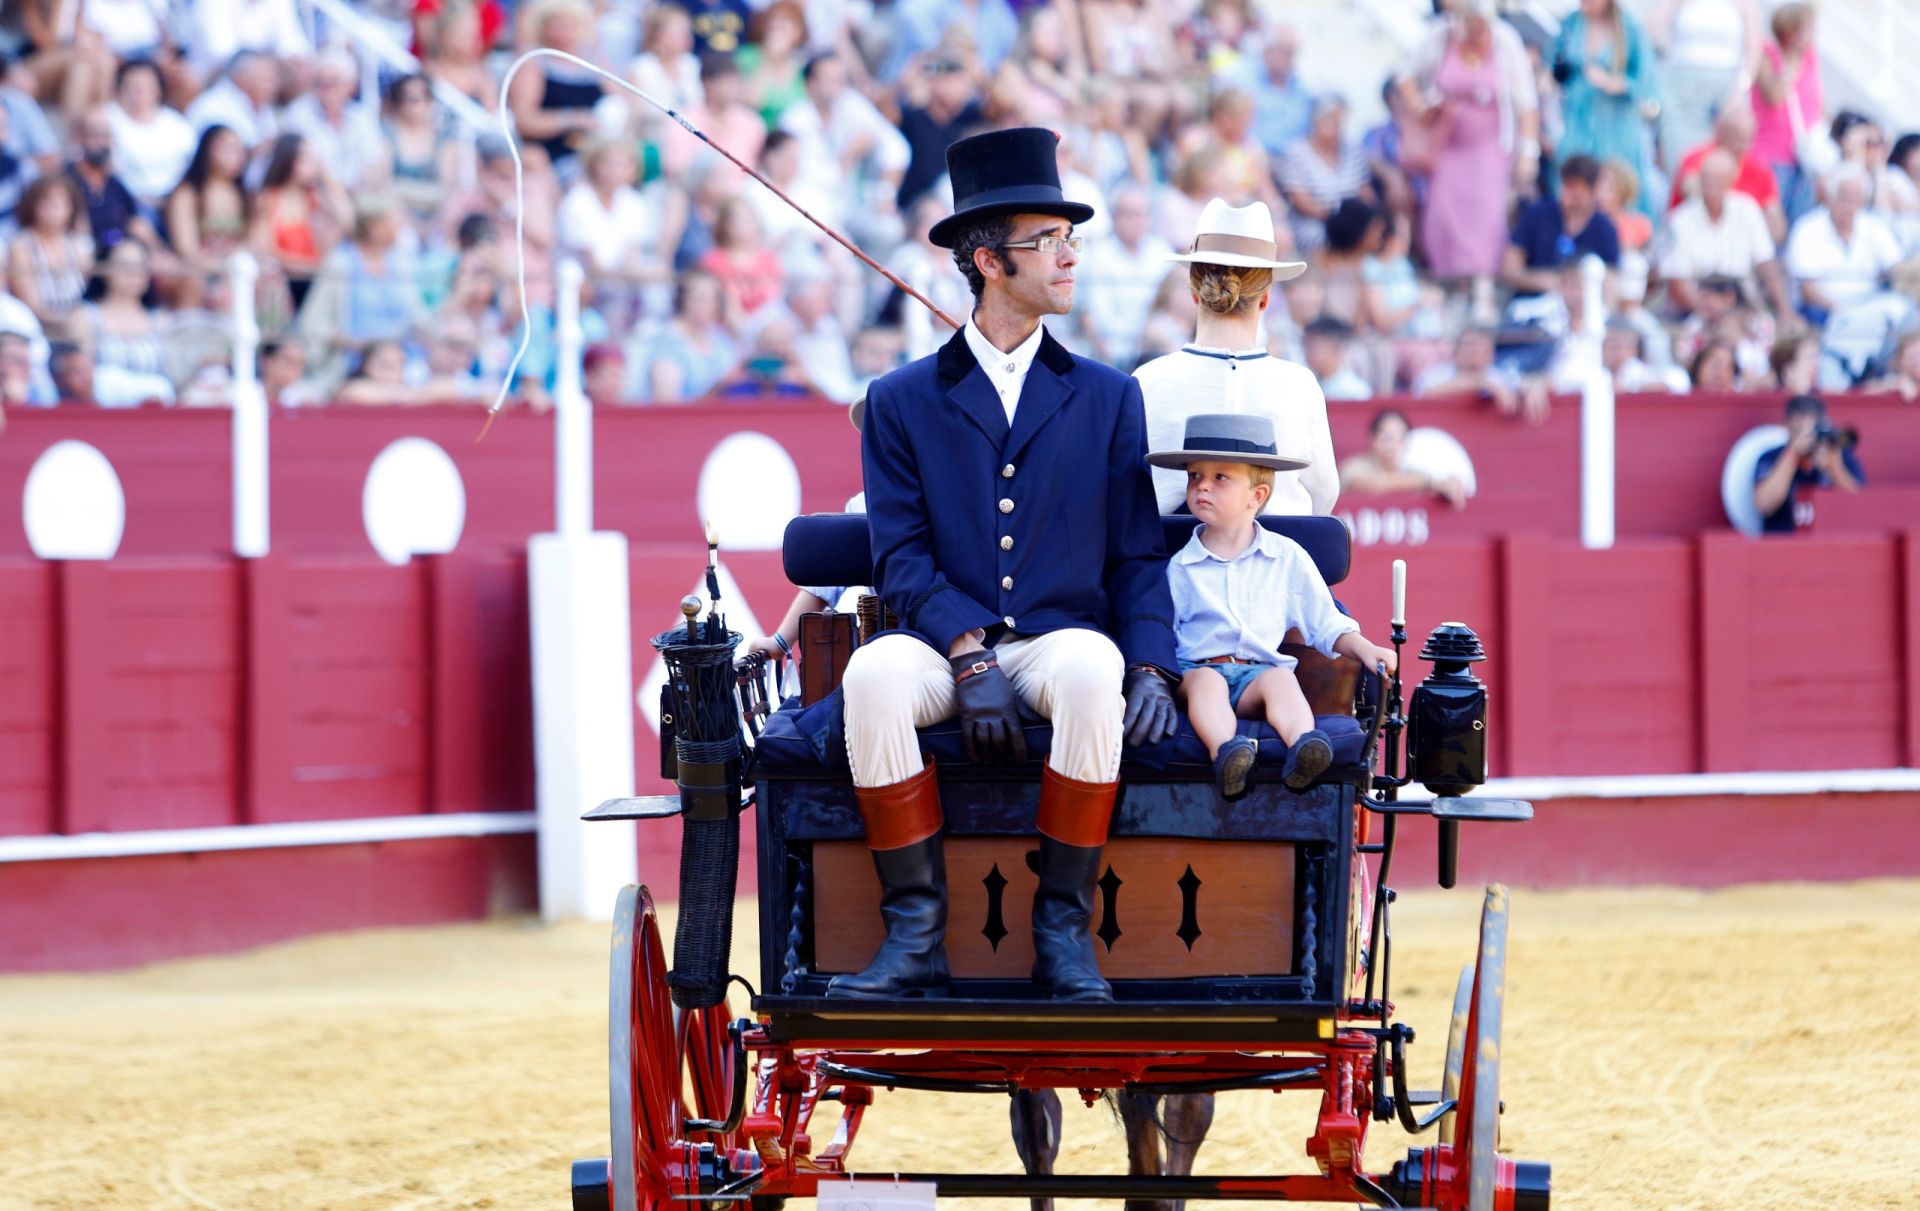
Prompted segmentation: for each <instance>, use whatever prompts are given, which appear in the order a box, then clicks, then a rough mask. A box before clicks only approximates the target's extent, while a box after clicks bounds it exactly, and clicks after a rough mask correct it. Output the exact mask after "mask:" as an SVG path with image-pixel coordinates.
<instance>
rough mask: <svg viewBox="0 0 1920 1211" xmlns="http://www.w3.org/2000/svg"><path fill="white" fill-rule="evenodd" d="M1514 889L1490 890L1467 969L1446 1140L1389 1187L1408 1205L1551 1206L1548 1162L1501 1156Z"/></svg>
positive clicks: (1452, 1058) (1451, 1067)
mask: <svg viewBox="0 0 1920 1211" xmlns="http://www.w3.org/2000/svg"><path fill="white" fill-rule="evenodd" d="M1507 898H1508V897H1507V889H1506V888H1505V887H1503V886H1500V885H1499V884H1495V885H1493V886H1491V887H1489V888H1487V898H1486V903H1485V905H1484V906H1483V907H1482V909H1481V912H1480V950H1479V953H1478V954H1477V955H1476V956H1475V961H1474V964H1473V966H1472V967H1469V968H1467V969H1466V970H1464V971H1462V972H1461V973H1460V985H1459V988H1458V989H1457V990H1456V991H1455V993H1454V1003H1453V1024H1452V1026H1451V1028H1450V1029H1449V1030H1448V1032H1447V1068H1446V1074H1445V1076H1444V1078H1443V1083H1442V1086H1441V1096H1442V1097H1449V1098H1456V1099H1457V1102H1458V1104H1457V1105H1456V1106H1455V1108H1454V1110H1453V1112H1452V1113H1450V1114H1447V1115H1445V1116H1444V1117H1442V1119H1441V1120H1440V1131H1441V1136H1440V1141H1441V1142H1440V1143H1439V1144H1437V1145H1436V1146H1434V1147H1432V1148H1421V1149H1415V1150H1413V1151H1412V1152H1409V1153H1408V1154H1407V1159H1406V1160H1405V1161H1402V1162H1400V1163H1398V1164H1396V1165H1394V1167H1393V1172H1392V1173H1391V1174H1390V1175H1388V1177H1387V1178H1386V1180H1385V1181H1384V1182H1382V1185H1383V1186H1384V1187H1385V1188H1386V1189H1387V1190H1388V1191H1389V1192H1390V1193H1391V1194H1392V1195H1393V1197H1394V1198H1396V1199H1398V1200H1399V1201H1400V1202H1401V1203H1402V1204H1404V1205H1407V1206H1421V1207H1437V1208H1440V1209H1441V1211H1546V1209H1547V1208H1548V1206H1549V1205H1550V1199H1551V1190H1552V1174H1551V1170H1550V1168H1549V1167H1548V1166H1547V1165H1544V1164H1537V1163H1534V1162H1530V1161H1515V1160H1512V1159H1510V1158H1508V1157H1504V1156H1502V1155H1500V1151H1499V1149H1500V1027H1501V1019H1502V1017H1503V1016H1504V1011H1505V1007H1506V995H1507Z"/></svg>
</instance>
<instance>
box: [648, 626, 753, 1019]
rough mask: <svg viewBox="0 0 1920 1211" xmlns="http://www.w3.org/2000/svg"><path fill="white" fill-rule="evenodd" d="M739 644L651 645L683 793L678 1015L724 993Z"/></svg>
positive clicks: (672, 986)
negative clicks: (659, 665) (663, 668)
mask: <svg viewBox="0 0 1920 1211" xmlns="http://www.w3.org/2000/svg"><path fill="white" fill-rule="evenodd" d="M700 629H701V630H703V631H704V630H711V629H712V628H711V627H705V628H700ZM704 637H705V636H703V638H704ZM739 646H740V635H739V633H738V632H734V631H728V632H726V633H725V638H724V641H723V642H718V643H712V642H692V641H689V639H688V636H687V629H686V628H685V627H676V628H674V629H673V630H671V631H663V632H661V633H660V634H659V635H656V636H654V638H653V647H654V650H655V651H657V652H659V653H660V655H661V656H662V657H663V658H664V659H665V661H666V665H667V691H666V699H667V703H668V705H669V707H670V709H671V711H672V716H673V750H674V753H673V755H674V765H675V769H674V782H675V783H676V784H677V785H678V787H679V788H680V804H681V815H680V819H681V839H680V913H679V919H678V921H677V922H676V923H675V924H674V929H673V970H672V971H670V972H668V973H667V987H668V989H669V990H670V992H671V993H672V996H673V1003H674V1004H676V1005H678V1006H679V1007H680V1008H682V1009H705V1008H708V1007H710V1006H713V1005H718V1004H720V1002H721V1001H722V1000H724V999H725V997H726V991H727V978H728V973H727V955H728V952H729V951H730V950H731V949H732V946H733V893H734V886H735V883H736V882H737V880H738V877H739V869H740V826H739V820H738V817H739V815H740V782H741V771H740V765H741V756H742V754H741V741H740V715H739V712H738V710H737V709H736V707H735V697H734V695H735V686H736V678H735V673H734V667H733V653H734V649H735V648H737V647H739Z"/></svg>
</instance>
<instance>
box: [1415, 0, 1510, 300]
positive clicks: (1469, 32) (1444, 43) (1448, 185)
mask: <svg viewBox="0 0 1920 1211" xmlns="http://www.w3.org/2000/svg"><path fill="white" fill-rule="evenodd" d="M1401 88H1402V89H1403V90H1405V93H1404V99H1405V101H1406V102H1407V106H1406V109H1407V112H1408V113H1409V114H1410V115H1418V117H1416V118H1413V119H1412V121H1414V122H1416V123H1418V125H1419V127H1420V130H1419V132H1418V133H1419V134H1420V135H1421V136H1423V138H1422V139H1421V140H1420V142H1421V143H1422V146H1423V147H1424V148H1426V149H1427V157H1426V158H1427V159H1428V163H1426V164H1425V165H1423V166H1422V167H1423V168H1424V171H1425V174H1426V177H1427V199H1426V206H1425V208H1424V210H1423V211H1422V212H1421V216H1420V244H1421V247H1422V248H1424V249H1425V250H1426V254H1427V265H1428V268H1429V269H1431V270H1432V272H1433V275H1434V276H1435V277H1437V278H1441V279H1443V280H1452V281H1459V280H1463V279H1480V280H1485V281H1490V280H1491V278H1492V276H1493V274H1494V273H1495V272H1497V271H1498V269H1499V267H1500V257H1501V255H1502V253H1504V252H1505V250H1506V246H1507V200H1508V198H1509V197H1510V196H1511V195H1510V193H1509V190H1508V188H1507V186H1508V182H1509V181H1511V182H1512V186H1513V189H1514V191H1517V192H1518V193H1519V194H1520V195H1521V196H1522V197H1530V196H1531V195H1532V194H1533V192H1534V183H1535V178H1536V176H1537V174H1538V172H1539V157H1540V141H1539V130H1540V127H1539V98H1538V94H1537V93H1536V92H1535V88H1534V81H1533V71H1532V68H1531V67H1530V66H1529V65H1528V62H1527V54H1526V49H1525V47H1524V45H1523V44H1522V43H1521V41H1520V36H1519V34H1518V33H1516V32H1515V31H1514V29H1513V27H1511V26H1509V25H1508V24H1507V23H1506V22H1504V21H1502V20H1500V18H1499V16H1498V15H1497V13H1496V11H1495V8H1494V5H1493V4H1492V3H1491V0H1460V2H1458V3H1455V4H1454V5H1453V7H1452V9H1451V14H1450V16H1448V17H1445V18H1441V19H1440V21H1439V22H1437V23H1436V24H1435V26H1434V27H1433V30H1432V32H1431V33H1429V35H1428V36H1427V39H1426V40H1425V41H1424V42H1423V43H1422V44H1421V46H1420V47H1419V48H1417V49H1416V50H1415V52H1414V55H1413V59H1412V61H1411V62H1410V64H1409V65H1408V70H1407V72H1406V73H1405V74H1404V75H1403V76H1402V77H1401Z"/></svg>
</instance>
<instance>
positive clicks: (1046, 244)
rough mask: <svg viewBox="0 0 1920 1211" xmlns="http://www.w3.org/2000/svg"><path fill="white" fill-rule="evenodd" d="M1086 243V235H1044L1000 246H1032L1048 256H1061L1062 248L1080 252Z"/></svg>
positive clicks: (1034, 249)
mask: <svg viewBox="0 0 1920 1211" xmlns="http://www.w3.org/2000/svg"><path fill="white" fill-rule="evenodd" d="M1086 245H1087V239H1086V237H1085V236H1078V235H1043V236H1039V237H1037V238H1035V239H1031V240H1010V241H1008V242H1007V243H1005V244H1002V245H1000V247H1002V248H1031V249H1032V250H1033V251H1035V252H1038V253H1043V254H1045V255H1047V256H1059V255H1060V250H1061V249H1062V248H1071V249H1073V250H1074V251H1075V252H1078V251H1080V250H1081V249H1082V248H1084V247H1086Z"/></svg>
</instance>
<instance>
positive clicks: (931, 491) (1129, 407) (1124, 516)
mask: <svg viewBox="0 0 1920 1211" xmlns="http://www.w3.org/2000/svg"><path fill="white" fill-rule="evenodd" d="M1146 453H1147V447H1146V420H1145V412H1144V409H1143V405H1142V403H1141V397H1140V384H1139V383H1138V382H1137V381H1135V380H1134V379H1133V378H1131V377H1130V376H1128V375H1125V374H1122V373H1120V372H1119V371H1118V370H1115V369H1114V368H1112V367H1111V366H1104V365H1101V364H1100V363H1099V362H1096V361H1092V360H1089V359H1082V358H1076V357H1074V356H1073V354H1071V353H1069V352H1067V350H1066V348H1065V347H1064V346H1062V345H1061V344H1060V343H1059V342H1058V341H1056V340H1054V339H1053V337H1052V336H1051V335H1050V334H1046V335H1042V337H1041V338H1040V348H1039V351H1038V352H1037V353H1036V354H1035V356H1034V359H1033V366H1032V369H1030V370H1029V371H1028V373H1027V379H1026V384H1025V385H1024V386H1023V387H1022V389H1021V392H1020V403H1019V405H1018V407H1016V408H1015V409H1014V416H1013V426H1012V428H1011V429H1009V428H1008V426H1007V417H1006V411H1005V409H1003V408H1002V407H1001V405H1000V397H999V395H998V394H997V393H996V392H995V391H994V388H993V384H992V383H991V382H990V381H989V380H988V378H987V373H986V371H984V370H982V369H981V368H980V365H979V363H978V362H977V361H976V360H975V358H974V356H973V351H972V349H971V348H969V347H968V345H967V341H966V336H965V334H964V333H959V332H956V333H954V335H953V339H952V340H950V341H948V342H947V343H946V345H945V346H944V347H942V348H941V349H940V350H939V351H938V352H937V353H935V354H933V355H932V356H930V357H924V358H921V359H920V360H919V361H916V362H914V363H912V364H911V365H907V366H903V367H901V368H900V369H898V370H895V371H893V372H892V373H891V374H888V375H886V376H884V377H882V378H880V379H878V380H877V381H875V382H874V383H873V385H872V386H871V387H869V388H868V390H867V411H866V418H865V421H864V425H863V428H862V432H861V440H860V458H861V465H862V468H863V470H864V472H865V477H866V492H867V518H868V524H869V526H870V528H871V530H872V534H873V583H874V584H875V585H876V586H877V587H878V589H879V591H880V593H881V595H882V597H883V598H884V599H885V600H886V603H887V605H888V606H889V607H890V608H891V609H892V610H893V612H894V613H895V614H897V615H898V616H899V618H900V621H901V625H902V626H903V627H905V628H906V629H907V630H910V631H913V632H914V633H916V634H918V635H919V636H920V637H921V638H923V639H924V640H926V641H927V643H929V644H930V645H932V646H933V647H934V649H935V650H937V651H939V652H941V653H942V654H944V653H945V652H946V650H947V648H948V646H949V645H951V644H952V642H953V641H954V640H955V639H957V638H959V637H960V636H961V635H963V634H965V633H966V632H967V631H970V630H972V629H973V628H975V627H981V628H986V629H989V630H992V629H994V628H1000V627H1004V628H1005V629H1007V630H1011V631H1013V632H1016V633H1018V634H1021V635H1042V634H1046V633H1048V632H1050V631H1058V630H1064V629H1066V628H1069V627H1088V628H1092V629H1093V630H1097V631H1101V632H1104V633H1105V634H1106V635H1107V636H1108V637H1110V638H1111V639H1113V641H1114V642H1115V643H1116V644H1118V645H1119V648H1120V652H1121V654H1122V655H1123V656H1125V657H1126V661H1127V664H1128V665H1129V666H1132V665H1136V664H1151V665H1154V666H1156V667H1158V668H1160V669H1164V670H1166V671H1167V672H1168V673H1169V674H1174V673H1175V661H1174V654H1173V653H1174V644H1173V601H1172V598H1171V596H1170V595H1169V593H1168V591H1167V554H1166V550H1165V548H1164V543H1163V540H1162V536H1161V531H1160V516H1159V509H1158V506H1157V505H1156V503H1155V500H1154V494H1153V481H1152V479H1151V478H1149V472H1148V471H1147V468H1146V463H1145V457H1146Z"/></svg>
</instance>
